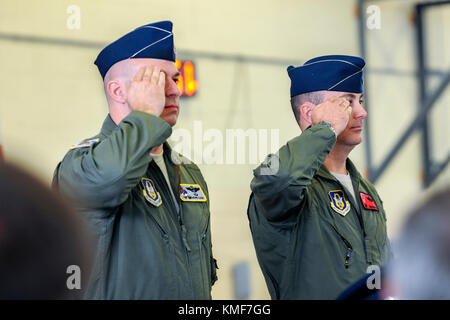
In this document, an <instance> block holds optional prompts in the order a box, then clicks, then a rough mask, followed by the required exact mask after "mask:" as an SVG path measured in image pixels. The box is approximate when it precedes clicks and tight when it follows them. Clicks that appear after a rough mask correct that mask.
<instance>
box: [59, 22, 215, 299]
mask: <svg viewBox="0 0 450 320" xmlns="http://www.w3.org/2000/svg"><path fill="white" fill-rule="evenodd" d="M174 62H175V50H174V44H173V33H172V23H171V22H170V21H161V22H156V23H151V24H147V25H144V26H141V27H139V28H137V29H135V30H134V31H132V32H130V33H128V34H126V35H124V36H123V37H121V38H120V39H118V40H116V41H114V42H113V43H111V44H109V45H108V46H107V47H105V48H104V49H103V50H102V51H101V52H100V54H99V55H98V57H97V59H96V61H95V64H96V65H97V67H98V69H99V71H100V74H101V75H102V77H103V80H104V87H105V93H106V99H107V101H108V107H109V114H108V116H107V117H106V119H105V121H104V122H103V126H102V128H101V131H100V133H99V134H98V135H96V136H94V137H91V138H88V139H86V140H83V141H82V142H81V143H78V144H77V145H75V146H73V147H72V149H71V150H69V151H68V153H67V154H66V156H65V157H64V159H63V160H62V161H61V162H60V163H59V164H58V167H57V168H56V171H55V174H54V181H53V183H54V185H55V186H56V187H58V188H59V190H61V192H63V193H64V194H65V195H67V196H70V197H72V198H74V199H76V200H78V203H79V204H80V205H79V206H80V210H81V211H83V212H84V213H85V214H86V216H87V217H88V218H89V221H90V222H91V224H92V226H93V228H94V230H95V234H96V236H97V240H98V242H97V251H96V259H95V265H94V268H93V272H92V275H91V277H90V280H89V284H88V288H87V290H86V293H85V297H86V298H87V299H211V286H212V285H213V284H214V282H215V281H216V279H217V277H216V261H215V259H214V258H213V255H212V245H211V233H210V211H209V196H208V189H207V185H206V182H205V180H204V179H203V176H202V174H201V172H200V170H199V168H198V167H197V166H196V165H195V164H193V163H190V161H189V160H188V159H186V158H184V157H183V156H181V155H179V154H177V153H175V152H173V151H172V150H171V148H170V146H169V145H168V144H167V142H166V140H167V138H169V136H170V135H171V132H172V127H173V126H174V125H175V123H176V122H177V118H178V113H179V97H180V91H179V89H178V86H177V80H178V77H179V72H178V71H177V68H176V67H175V64H174Z"/></svg>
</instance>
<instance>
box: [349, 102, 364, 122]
mask: <svg viewBox="0 0 450 320" xmlns="http://www.w3.org/2000/svg"><path fill="white" fill-rule="evenodd" d="M352 107H353V116H354V117H355V118H357V119H358V118H362V119H364V118H365V117H367V111H366V109H364V107H363V106H362V105H361V103H359V102H356V103H355V104H354V105H353V106H352Z"/></svg>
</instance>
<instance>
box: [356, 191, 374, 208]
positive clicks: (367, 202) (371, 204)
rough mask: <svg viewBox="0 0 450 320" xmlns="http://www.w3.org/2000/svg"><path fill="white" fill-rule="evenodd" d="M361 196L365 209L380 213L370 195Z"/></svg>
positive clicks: (362, 193) (360, 194)
mask: <svg viewBox="0 0 450 320" xmlns="http://www.w3.org/2000/svg"><path fill="white" fill-rule="evenodd" d="M359 196H360V197H361V202H362V205H363V207H364V209H367V210H373V211H378V207H377V204H376V203H375V201H374V200H373V198H372V197H371V196H370V195H368V194H366V193H364V192H360V193H359Z"/></svg>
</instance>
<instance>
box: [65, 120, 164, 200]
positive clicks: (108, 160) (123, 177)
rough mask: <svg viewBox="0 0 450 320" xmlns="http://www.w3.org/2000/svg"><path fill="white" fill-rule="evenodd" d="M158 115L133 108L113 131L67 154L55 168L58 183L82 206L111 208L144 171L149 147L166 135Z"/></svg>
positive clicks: (147, 161)
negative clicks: (56, 169) (57, 167)
mask: <svg viewBox="0 0 450 320" xmlns="http://www.w3.org/2000/svg"><path fill="white" fill-rule="evenodd" d="M171 132H172V129H171V127H170V126H169V125H168V124H167V123H166V122H165V121H164V120H162V119H161V118H159V117H156V116H153V115H150V114H146V113H144V112H139V111H133V112H132V113H131V114H130V115H128V116H127V117H126V118H124V120H122V122H121V123H120V124H119V126H118V127H117V129H116V130H113V132H112V133H111V134H110V135H109V136H107V137H105V138H103V139H101V140H100V141H99V142H98V143H97V144H95V145H92V146H89V147H88V148H79V149H75V150H72V151H70V152H69V153H68V155H67V156H66V158H65V159H64V160H63V162H62V163H61V166H60V167H59V174H58V185H59V188H60V189H61V191H63V193H65V194H69V195H72V197H71V198H75V199H76V200H77V201H81V203H82V206H86V207H90V208H108V207H115V206H117V205H119V204H121V203H123V202H124V201H125V200H126V199H127V197H128V194H129V192H130V191H131V189H132V188H133V187H135V186H136V184H138V183H139V180H140V178H141V177H142V176H143V175H144V174H145V172H146V170H147V167H148V164H149V162H150V161H151V156H150V154H149V153H150V150H151V149H152V148H153V147H155V146H158V145H160V144H162V143H163V142H164V141H165V140H167V138H168V137H169V136H170V134H171Z"/></svg>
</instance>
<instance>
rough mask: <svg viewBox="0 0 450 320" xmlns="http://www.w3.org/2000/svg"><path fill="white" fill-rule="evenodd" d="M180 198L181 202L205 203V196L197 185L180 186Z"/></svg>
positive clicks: (185, 184)
mask: <svg viewBox="0 0 450 320" xmlns="http://www.w3.org/2000/svg"><path fill="white" fill-rule="evenodd" d="M180 198H181V200H183V201H196V202H205V201H206V200H207V199H206V196H205V193H204V192H203V190H202V187H200V185H198V184H187V183H183V184H180Z"/></svg>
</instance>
